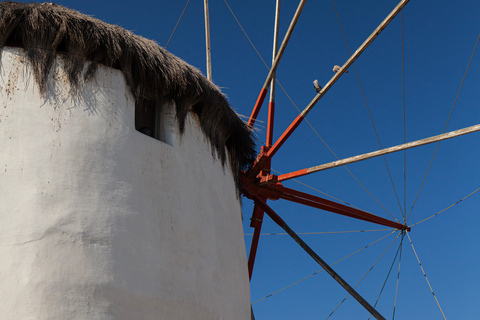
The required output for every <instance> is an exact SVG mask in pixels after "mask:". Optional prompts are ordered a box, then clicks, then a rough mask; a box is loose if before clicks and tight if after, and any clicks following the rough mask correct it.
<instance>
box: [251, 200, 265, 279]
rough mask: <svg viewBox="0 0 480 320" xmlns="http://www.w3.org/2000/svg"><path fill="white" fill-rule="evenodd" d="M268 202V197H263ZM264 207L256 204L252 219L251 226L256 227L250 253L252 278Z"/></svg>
mask: <svg viewBox="0 0 480 320" xmlns="http://www.w3.org/2000/svg"><path fill="white" fill-rule="evenodd" d="M262 200H263V201H265V202H266V199H262ZM263 214H264V212H263V209H262V208H261V207H260V206H258V205H257V204H255V207H254V208H253V214H252V221H251V223H250V227H254V228H255V229H254V231H253V238H252V244H251V245H250V254H249V255H248V276H249V279H250V280H251V279H252V274H253V265H254V264H255V257H256V255H257V248H258V241H259V239H260V231H261V230H262V222H263Z"/></svg>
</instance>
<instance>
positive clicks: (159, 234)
mask: <svg viewBox="0 0 480 320" xmlns="http://www.w3.org/2000/svg"><path fill="white" fill-rule="evenodd" d="M62 63H63V62H62V60H61V59H56V60H55V66H54V68H53V70H52V72H51V73H50V75H49V78H48V92H47V95H46V96H42V95H41V94H40V92H39V88H38V85H37V83H36V82H35V80H34V76H33V72H32V67H31V66H30V65H29V64H28V63H27V62H26V54H25V53H24V51H23V49H18V48H4V50H3V53H2V64H1V71H0V72H1V74H0V84H1V89H0V100H1V101H2V109H1V110H0V128H1V130H0V150H2V151H1V158H0V159H1V162H0V166H1V167H0V194H1V198H2V199H1V203H2V206H1V207H2V208H1V209H0V243H1V246H0V256H2V259H1V260H0V296H2V297H5V298H4V301H3V302H2V303H1V307H0V313H1V314H2V315H3V316H5V317H6V318H8V319H62V318H65V319H159V318H161V319H164V318H165V319H166V318H172V319H173V318H175V319H212V318H218V319H233V318H235V319H242V318H243V319H245V318H249V317H250V296H249V287H248V274H247V267H246V254H245V247H244V241H243V231H242V226H241V211H240V202H239V199H238V196H237V189H236V186H235V181H234V177H233V175H232V173H231V170H230V169H229V168H227V167H224V166H223V165H222V163H221V161H219V160H216V159H215V157H212V147H211V144H210V143H209V142H208V141H207V139H206V137H205V135H204V133H203V132H202V130H201V128H200V124H199V122H198V119H197V118H196V116H195V115H193V114H191V113H190V114H189V115H188V116H187V118H186V124H185V131H184V132H183V133H182V134H180V133H179V130H178V127H177V125H176V121H175V119H174V118H175V114H174V110H175V108H174V107H173V106H163V108H162V110H163V111H162V117H163V119H162V124H163V125H164V126H165V129H166V130H167V135H166V138H165V139H164V140H165V141H166V142H162V141H159V140H156V139H153V138H151V137H149V136H147V135H144V134H142V133H140V132H139V131H137V130H136V129H135V101H134V98H133V96H132V94H131V93H130V91H129V88H128V86H127V85H126V83H125V79H124V77H123V74H122V73H121V72H120V71H119V70H115V69H112V68H107V67H102V66H99V67H98V70H97V71H96V73H95V76H94V77H93V79H91V80H90V81H88V82H85V83H82V84H80V85H79V86H78V88H73V87H72V86H71V85H70V83H69V81H68V75H67V74H66V73H65V69H64V68H63V67H62V66H61V64H62ZM225 166H228V164H225Z"/></svg>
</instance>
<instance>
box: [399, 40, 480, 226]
mask: <svg viewBox="0 0 480 320" xmlns="http://www.w3.org/2000/svg"><path fill="white" fill-rule="evenodd" d="M478 40H480V34H479V35H478V38H477V42H475V47H474V48H473V52H472V55H471V56H470V61H468V65H467V69H466V70H465V74H464V75H463V78H462V83H461V84H460V88H458V92H457V96H456V97H455V100H454V101H453V106H452V109H450V114H449V115H448V118H447V123H445V127H444V128H443V131H442V133H445V130H447V125H448V122H449V121H450V117H451V116H452V113H453V109H454V108H455V104H456V103H457V99H458V96H459V95H460V91H461V90H462V86H463V82H464V81H465V78H466V77H467V72H468V69H469V68H470V64H471V63H472V59H473V55H474V54H475V50H476V49H477V45H478ZM439 146H440V141H439V142H438V143H437V147H436V148H435V152H434V153H433V156H432V160H430V164H429V165H428V168H427V172H426V173H425V176H424V177H423V181H422V184H421V185H420V189H419V190H418V192H417V196H416V197H415V201H413V204H412V207H411V208H410V212H409V213H408V216H407V221H408V218H409V217H410V214H411V213H412V210H413V207H414V206H415V203H416V202H417V199H418V195H419V194H420V191H422V188H423V184H424V183H425V180H426V179H427V175H428V172H429V171H430V168H431V166H432V162H433V159H435V155H436V154H437V151H438V147H439Z"/></svg>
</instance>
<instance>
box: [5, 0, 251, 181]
mask: <svg viewBox="0 0 480 320" xmlns="http://www.w3.org/2000/svg"><path fill="white" fill-rule="evenodd" d="M5 46H12V47H20V48H23V49H24V50H25V51H26V55H27V58H28V63H30V65H31V66H32V68H33V73H34V77H35V81H36V83H37V84H38V86H39V88H40V91H41V93H42V94H46V93H47V89H48V88H47V79H48V75H49V74H50V72H51V71H52V67H53V65H54V60H55V59H56V58H60V59H62V60H63V62H64V64H63V65H64V68H65V72H66V73H67V74H68V77H69V82H70V84H71V86H72V88H74V89H75V88H78V86H79V84H80V83H81V81H89V80H90V79H91V78H92V76H93V75H94V73H95V71H96V69H97V67H98V65H99V64H100V65H104V66H107V67H111V68H115V69H118V70H120V71H121V72H122V73H123V75H124V76H125V80H126V83H127V85H128V86H129V87H130V90H131V92H132V94H133V97H134V98H135V103H136V104H137V105H143V102H144V101H145V100H152V99H153V100H155V101H156V102H158V103H160V104H163V103H166V102H170V101H174V102H175V106H176V117H177V122H178V126H179V129H180V132H182V133H183V131H184V127H185V119H186V116H187V114H188V113H189V112H192V113H194V114H196V115H197V117H198V119H199V122H200V126H201V129H202V131H203V133H204V134H205V136H206V137H207V139H208V140H209V142H210V144H211V147H212V154H213V156H217V157H218V158H219V159H220V161H221V162H222V165H224V164H225V163H226V161H227V159H228V161H229V164H230V168H231V170H232V172H233V175H234V178H235V181H236V183H237V187H238V184H239V174H240V170H241V169H246V168H248V167H249V166H250V165H251V164H252V163H253V161H254V157H255V149H254V148H255V144H254V141H253V137H252V133H251V131H250V129H249V128H248V127H247V126H246V124H245V123H244V122H243V121H242V120H241V119H240V118H239V117H238V115H237V114H236V113H235V112H234V111H233V110H232V108H231V107H230V105H229V103H228V101H227V100H226V98H225V96H224V95H223V94H222V93H221V92H220V90H219V88H218V87H217V86H215V85H214V84H213V83H212V82H210V81H208V80H207V79H206V78H205V77H204V76H203V75H202V74H201V72H200V71H199V70H197V69H196V68H194V67H192V66H190V65H189V64H187V63H186V62H184V61H183V60H181V59H179V58H178V57H176V56H174V55H172V54H171V53H169V52H168V51H166V50H165V49H164V48H162V47H160V46H159V45H158V44H157V43H155V42H154V41H151V40H148V39H145V38H143V37H140V36H137V35H135V34H133V33H132V32H130V31H128V30H125V29H123V28H121V27H119V26H115V25H111V24H107V23H105V22H102V21H100V20H98V19H95V18H92V17H90V16H88V15H85V14H82V13H79V12H77V11H74V10H71V9H68V8H65V7H63V6H60V5H56V4H50V3H43V4H40V3H29V4H24V3H16V2H3V3H0V54H1V52H2V49H3V47H5ZM85 64H87V71H86V72H83V70H84V66H85ZM227 154H228V155H227Z"/></svg>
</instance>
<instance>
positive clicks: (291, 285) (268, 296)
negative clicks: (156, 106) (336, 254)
mask: <svg viewBox="0 0 480 320" xmlns="http://www.w3.org/2000/svg"><path fill="white" fill-rule="evenodd" d="M395 232H397V230H394V231H392V232H390V233H389V234H387V235H385V236H383V237H381V238H380V239H378V240H376V241H374V242H372V243H370V244H369V245H366V246H365V247H363V248H361V249H359V250H357V251H355V252H353V253H351V254H349V255H348V256H346V257H344V258H342V259H340V260H338V261H336V262H334V263H332V264H331V265H330V266H334V265H336V264H337V263H339V262H341V261H343V260H345V259H348V258H350V257H351V256H353V255H355V254H357V253H359V252H360V251H363V250H365V249H367V248H368V247H370V246H372V245H374V244H375V243H377V242H379V241H381V240H383V239H385V238H386V237H388V236H390V235H392V234H394V233H395ZM322 271H323V269H320V270H318V271H316V272H314V273H312V274H311V275H309V276H306V277H305V278H303V279H300V280H298V281H296V282H294V283H292V284H290V285H288V286H286V287H284V288H282V289H280V290H278V291H275V292H273V293H271V294H269V295H267V296H265V297H263V298H261V299H259V300H257V301H255V302H253V303H252V304H255V303H257V302H260V301H262V300H265V299H267V298H270V297H271V296H273V295H275V294H277V293H280V292H282V291H283V290H285V289H288V288H290V287H293V286H294V285H296V284H298V283H300V282H302V281H305V280H307V279H308V278H311V277H313V276H314V275H316V274H318V273H320V272H322Z"/></svg>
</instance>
